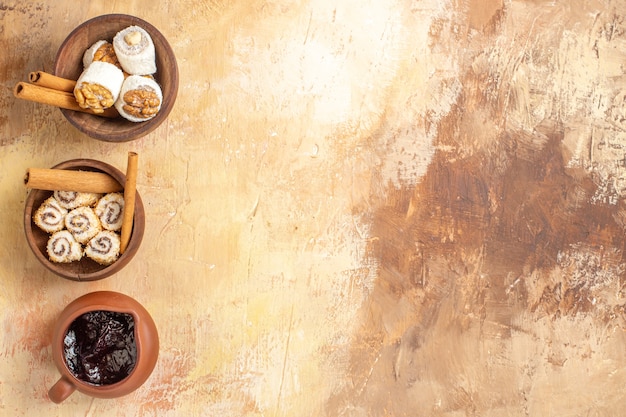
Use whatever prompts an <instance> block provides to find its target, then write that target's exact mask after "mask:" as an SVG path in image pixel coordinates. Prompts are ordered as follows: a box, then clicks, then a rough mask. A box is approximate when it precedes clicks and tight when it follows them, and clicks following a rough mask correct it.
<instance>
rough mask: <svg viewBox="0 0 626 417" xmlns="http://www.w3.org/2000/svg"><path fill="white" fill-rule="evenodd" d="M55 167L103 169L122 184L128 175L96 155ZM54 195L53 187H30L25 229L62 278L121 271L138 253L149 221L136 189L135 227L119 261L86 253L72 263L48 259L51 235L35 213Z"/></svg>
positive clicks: (38, 253) (33, 245)
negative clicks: (109, 261) (97, 258)
mask: <svg viewBox="0 0 626 417" xmlns="http://www.w3.org/2000/svg"><path fill="white" fill-rule="evenodd" d="M53 168H55V169H71V170H75V171H95V172H104V173H106V174H109V175H110V176H112V177H113V178H115V179H116V180H117V181H118V182H119V183H120V184H122V185H124V184H125V183H126V176H125V175H124V174H123V173H122V172H121V171H120V170H118V169H117V168H114V167H112V166H111V165H108V164H106V163H104V162H100V161H95V160H93V159H72V160H69V161H65V162H62V163H60V164H58V165H56V166H54V167H53ZM68 188H71V187H68ZM70 191H71V190H70ZM51 195H52V191H45V190H30V192H29V194H28V197H27V198H26V205H25V207H24V231H25V232H26V241H27V242H28V245H29V246H30V248H31V249H32V251H33V253H34V254H35V257H36V258H37V260H39V262H41V264H42V265H43V266H45V267H46V268H48V269H49V270H50V271H52V272H54V273H55V274H57V275H59V276H61V277H63V278H67V279H71V280H74V281H96V280H99V279H102V278H106V277H108V276H111V275H113V274H115V273H116V272H119V271H120V270H121V269H122V268H124V267H125V266H126V265H127V264H128V262H130V260H131V259H132V258H133V257H134V256H135V254H136V253H137V251H138V250H139V246H140V244H141V241H142V239H143V234H144V230H145V221H146V217H145V212H144V207H143V203H142V201H141V197H140V196H139V192H137V194H136V197H135V198H136V200H135V214H134V218H133V220H134V221H133V229H132V231H131V235H130V241H129V242H128V247H127V248H126V250H125V251H124V253H123V254H122V255H121V256H120V257H119V258H118V260H117V261H115V262H113V263H112V264H111V265H108V266H107V265H100V264H99V263H97V262H95V261H92V260H91V259H89V258H87V257H83V258H82V259H81V260H80V261H78V262H71V263H55V262H52V261H50V259H48V254H47V252H46V245H47V243H48V238H49V237H50V235H49V234H48V233H46V232H44V231H43V230H41V229H40V228H39V227H38V226H37V225H36V224H35V222H34V221H33V214H34V212H35V211H36V210H37V209H38V208H39V206H40V205H41V203H42V202H43V201H44V200H46V199H47V198H48V197H50V196H51Z"/></svg>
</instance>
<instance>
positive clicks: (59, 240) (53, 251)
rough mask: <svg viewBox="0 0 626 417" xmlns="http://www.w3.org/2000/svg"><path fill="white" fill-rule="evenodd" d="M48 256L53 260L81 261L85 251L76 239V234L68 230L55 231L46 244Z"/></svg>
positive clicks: (64, 261) (65, 261)
mask: <svg viewBox="0 0 626 417" xmlns="http://www.w3.org/2000/svg"><path fill="white" fill-rule="evenodd" d="M46 250H47V252H48V258H49V259H50V260H51V261H52V262H59V263H68V262H73V261H80V259H81V258H82V257H83V251H82V248H81V246H80V243H78V242H77V241H76V239H74V236H73V235H72V234H71V233H70V232H68V231H67V230H60V231H58V232H55V233H53V234H52V236H50V238H49V239H48V244H47V245H46Z"/></svg>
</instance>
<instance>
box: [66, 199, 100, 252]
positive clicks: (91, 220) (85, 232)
mask: <svg viewBox="0 0 626 417" xmlns="http://www.w3.org/2000/svg"><path fill="white" fill-rule="evenodd" d="M65 228H66V229H67V230H68V231H69V232H70V233H72V235H73V236H74V239H76V241H77V242H78V243H87V242H89V240H90V239H91V238H92V237H94V236H95V235H97V234H98V232H99V231H100V230H102V226H101V225H100V220H99V219H98V216H96V213H95V212H94V211H93V209H92V208H91V207H78V208H75V209H74V210H72V211H70V212H69V213H67V216H65Z"/></svg>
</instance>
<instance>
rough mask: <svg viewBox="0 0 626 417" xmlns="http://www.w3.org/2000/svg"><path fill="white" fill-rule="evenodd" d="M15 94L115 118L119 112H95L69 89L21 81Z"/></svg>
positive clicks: (69, 108)
mask: <svg viewBox="0 0 626 417" xmlns="http://www.w3.org/2000/svg"><path fill="white" fill-rule="evenodd" d="M13 95H14V96H15V97H17V98H21V99H24V100H29V101H34V102H36V103H41V104H49V105H52V106H55V107H60V108H62V109H68V110H75V111H80V112H83V113H90V114H95V115H97V116H102V117H109V118H115V117H118V116H119V114H118V113H117V110H115V108H113V107H111V108H109V109H106V110H105V111H104V113H94V112H93V111H92V110H90V109H83V108H82V107H80V106H79V105H78V103H77V102H76V98H75V97H74V94H72V93H69V92H67V91H60V90H54V89H52V88H46V87H41V86H39V85H34V84H29V83H24V82H19V83H17V84H16V85H15V87H14V88H13Z"/></svg>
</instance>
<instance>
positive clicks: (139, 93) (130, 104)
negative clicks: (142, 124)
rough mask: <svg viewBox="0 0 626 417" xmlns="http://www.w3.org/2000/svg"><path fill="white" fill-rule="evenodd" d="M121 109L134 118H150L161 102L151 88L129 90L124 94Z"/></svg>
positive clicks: (155, 112)
mask: <svg viewBox="0 0 626 417" xmlns="http://www.w3.org/2000/svg"><path fill="white" fill-rule="evenodd" d="M123 99H124V103H126V104H124V106H123V109H124V111H125V112H126V113H128V114H130V115H132V116H135V117H143V118H146V119H148V118H150V117H152V116H154V115H155V114H157V112H158V111H159V106H160V104H161V100H160V99H159V96H157V94H156V92H155V91H154V90H152V89H151V88H141V89H137V90H129V91H127V92H126V93H124V97H123Z"/></svg>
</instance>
